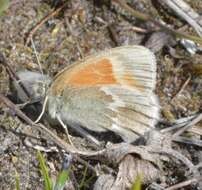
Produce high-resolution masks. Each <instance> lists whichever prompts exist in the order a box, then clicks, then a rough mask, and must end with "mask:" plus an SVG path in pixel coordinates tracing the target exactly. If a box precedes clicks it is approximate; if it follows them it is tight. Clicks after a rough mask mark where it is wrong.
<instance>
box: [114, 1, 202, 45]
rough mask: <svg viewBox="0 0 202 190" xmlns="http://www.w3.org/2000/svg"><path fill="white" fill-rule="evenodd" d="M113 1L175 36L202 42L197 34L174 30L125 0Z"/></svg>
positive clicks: (135, 15)
mask: <svg viewBox="0 0 202 190" xmlns="http://www.w3.org/2000/svg"><path fill="white" fill-rule="evenodd" d="M113 1H114V2H116V3H118V4H119V5H120V6H121V7H122V8H124V9H125V10H126V11H128V12H129V13H130V14H131V15H133V16H134V17H137V18H138V19H140V20H143V21H150V22H152V23H154V24H155V25H157V26H159V27H160V28H161V29H163V30H164V31H165V32H168V33H170V34H171V35H173V36H175V37H178V38H181V39H183V38H186V39H189V40H192V41H194V42H196V43H199V44H202V38H200V37H197V36H191V35H188V34H184V33H182V32H178V31H176V30H173V29H171V28H169V27H167V26H166V25H164V24H162V23H160V22H158V21H157V20H155V19H153V18H152V17H151V16H149V15H146V14H143V13H141V12H139V11H136V10H134V9H133V8H132V7H130V6H129V5H127V4H126V2H125V1H124V0H113Z"/></svg>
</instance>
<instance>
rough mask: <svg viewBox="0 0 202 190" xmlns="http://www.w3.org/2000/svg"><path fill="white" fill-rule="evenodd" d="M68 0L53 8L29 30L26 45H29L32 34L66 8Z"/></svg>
mask: <svg viewBox="0 0 202 190" xmlns="http://www.w3.org/2000/svg"><path fill="white" fill-rule="evenodd" d="M67 2H68V1H66V2H65V3H64V4H63V5H61V6H60V7H59V8H57V9H54V10H52V11H51V12H50V13H49V14H48V15H46V16H45V17H44V18H42V19H41V20H40V21H39V22H38V23H37V24H36V25H35V26H34V27H32V28H31V30H30V31H29V32H28V35H27V38H26V40H25V45H28V44H29V42H30V40H31V38H32V36H33V35H34V34H35V33H36V31H37V30H38V29H39V28H40V27H41V26H42V25H43V24H44V23H45V22H46V21H48V20H49V19H50V18H51V17H53V16H55V15H57V14H58V13H59V12H60V11H61V10H62V9H64V8H65V6H66V4H67Z"/></svg>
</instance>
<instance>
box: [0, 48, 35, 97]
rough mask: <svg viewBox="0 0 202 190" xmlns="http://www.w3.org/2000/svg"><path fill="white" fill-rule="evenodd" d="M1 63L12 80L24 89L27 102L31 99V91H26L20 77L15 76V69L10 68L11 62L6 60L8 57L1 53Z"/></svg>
mask: <svg viewBox="0 0 202 190" xmlns="http://www.w3.org/2000/svg"><path fill="white" fill-rule="evenodd" d="M0 63H2V64H3V65H4V66H5V68H6V70H7V72H8V74H9V76H10V78H11V79H12V80H13V81H14V82H15V83H16V84H19V85H18V87H19V88H21V89H22V91H23V92H24V95H25V97H26V99H27V100H29V99H30V97H31V95H30V93H29V91H28V90H27V89H26V87H25V86H24V84H23V83H22V82H21V81H20V79H19V77H18V76H17V75H16V74H15V71H14V70H13V68H12V67H11V66H10V63H9V61H8V60H7V59H6V57H5V56H4V55H3V54H2V53H1V52H0Z"/></svg>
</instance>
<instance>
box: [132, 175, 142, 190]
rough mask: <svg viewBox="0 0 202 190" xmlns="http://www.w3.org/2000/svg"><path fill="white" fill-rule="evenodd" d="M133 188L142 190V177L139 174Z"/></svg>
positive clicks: (133, 189)
mask: <svg viewBox="0 0 202 190" xmlns="http://www.w3.org/2000/svg"><path fill="white" fill-rule="evenodd" d="M131 190H141V177H140V176H139V175H138V176H137V177H136V179H135V183H134V184H133V185H132V188H131Z"/></svg>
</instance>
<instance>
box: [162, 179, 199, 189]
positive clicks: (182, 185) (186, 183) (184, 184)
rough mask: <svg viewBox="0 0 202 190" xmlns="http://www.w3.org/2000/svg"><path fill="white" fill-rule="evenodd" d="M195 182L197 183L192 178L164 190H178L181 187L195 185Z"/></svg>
mask: <svg viewBox="0 0 202 190" xmlns="http://www.w3.org/2000/svg"><path fill="white" fill-rule="evenodd" d="M197 182H198V180H197V179H196V178H192V179H189V180H186V181H183V182H180V183H178V184H175V185H173V186H170V187H168V188H166V189H165V190H176V189H179V188H182V187H185V186H188V185H191V184H192V183H197Z"/></svg>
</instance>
